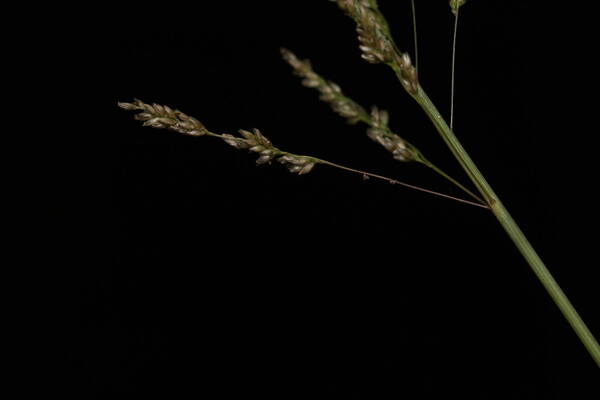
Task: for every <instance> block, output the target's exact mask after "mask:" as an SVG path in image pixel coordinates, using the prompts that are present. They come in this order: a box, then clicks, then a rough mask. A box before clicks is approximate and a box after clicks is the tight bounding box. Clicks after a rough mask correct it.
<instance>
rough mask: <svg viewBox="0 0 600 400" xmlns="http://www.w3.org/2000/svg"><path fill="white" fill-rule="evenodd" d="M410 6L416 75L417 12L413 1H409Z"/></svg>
mask: <svg viewBox="0 0 600 400" xmlns="http://www.w3.org/2000/svg"><path fill="white" fill-rule="evenodd" d="M410 3H411V6H412V25H413V39H414V43H415V69H416V70H417V74H418V73H419V43H418V42H417V10H416V8H415V0H410Z"/></svg>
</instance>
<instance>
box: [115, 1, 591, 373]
mask: <svg viewBox="0 0 600 400" xmlns="http://www.w3.org/2000/svg"><path fill="white" fill-rule="evenodd" d="M330 1H332V2H335V3H336V4H337V6H338V7H339V8H340V9H341V10H342V11H343V12H344V13H345V14H346V15H347V16H349V17H351V18H352V19H353V20H354V22H355V23H356V31H357V34H358V42H359V48H360V51H361V53H362V58H363V59H364V60H366V61H367V62H369V63H373V64H386V65H388V66H389V67H390V68H391V69H392V70H393V72H394V73H395V75H396V77H397V78H398V80H399V82H400V83H401V85H402V86H403V88H404V89H405V90H406V92H407V93H408V94H409V95H410V96H411V97H412V98H413V99H414V100H415V101H416V103H417V104H418V105H419V106H420V107H421V108H422V110H423V112H424V113H425V115H427V116H428V117H429V119H430V120H431V122H432V124H433V126H434V128H435V129H436V130H437V132H438V133H439V134H440V136H441V137H442V139H443V140H444V142H445V143H446V144H447V146H448V148H449V150H450V151H451V152H452V154H453V155H454V156H455V158H456V160H457V161H458V163H459V164H460V165H461V166H462V168H463V170H464V171H465V172H466V174H467V175H468V177H469V178H470V180H471V182H472V184H473V185H474V186H475V187H476V189H477V190H476V193H475V191H474V190H473V191H472V190H470V189H468V188H467V187H466V186H465V185H463V184H461V183H459V182H458V181H457V180H455V179H454V178H452V177H450V176H449V175H448V174H446V173H445V172H443V171H442V170H441V169H439V168H438V167H436V166H435V165H434V164H433V163H431V162H430V161H429V160H428V159H427V158H426V157H425V156H424V155H423V153H422V152H421V151H420V150H418V149H417V148H416V147H415V146H413V145H412V144H410V143H408V142H407V141H406V140H404V139H403V138H402V137H401V136H400V135H399V134H397V133H395V132H393V131H392V130H391V128H390V126H389V123H390V116H389V114H388V112H387V111H385V110H383V109H380V108H379V107H372V108H371V110H370V111H367V109H366V108H365V107H363V106H361V105H360V104H358V103H357V102H355V101H354V100H352V99H351V98H349V97H347V96H346V95H345V94H344V92H343V91H342V89H341V88H340V86H339V85H338V84H336V83H334V82H331V81H329V80H327V79H325V78H324V77H322V76H321V75H319V74H318V73H317V72H315V71H314V70H313V68H312V64H311V62H310V61H308V60H302V59H300V58H298V57H297V56H296V55H295V54H294V53H292V52H291V51H289V50H286V49H282V50H281V53H282V56H283V58H284V60H285V61H286V62H287V63H288V64H289V65H290V66H291V67H292V69H293V71H294V73H295V74H296V75H298V76H299V77H301V78H302V84H303V85H304V86H306V87H309V88H312V89H315V90H317V91H318V92H319V95H320V99H321V100H322V101H323V102H325V103H327V104H328V105H329V106H330V107H331V108H332V110H333V111H334V112H335V113H337V114H339V115H340V116H341V117H343V118H344V119H346V121H347V122H348V123H351V124H357V123H363V124H365V125H366V135H367V136H368V137H369V138H370V139H371V140H372V141H374V142H376V143H378V144H379V145H380V146H382V147H383V148H384V149H385V150H386V151H387V152H388V153H390V154H391V156H392V157H393V158H394V159H396V160H398V161H401V162H417V163H420V164H423V165H424V166H426V167H428V168H430V169H431V170H433V171H434V172H436V173H438V174H440V175H442V176H443V177H444V178H446V179H447V180H448V181H450V182H452V183H453V184H454V185H456V186H457V187H458V188H460V189H461V190H462V191H463V192H464V193H466V194H467V195H469V196H470V197H471V198H472V201H471V200H465V199H461V198H457V197H453V196H449V195H446V194H443V193H439V192H435V191H432V190H429V189H425V188H422V187H420V186H416V185H411V184H408V183H405V182H401V181H398V180H395V179H391V178H387V177H384V176H381V175H377V174H374V173H371V172H366V171H361V170H357V169H354V168H350V167H346V166H342V165H339V164H336V163H333V162H331V161H327V160H323V159H319V158H316V157H312V156H307V155H298V154H293V153H289V152H287V151H283V150H280V149H279V148H277V147H275V146H274V145H273V143H272V142H271V141H270V140H269V139H267V138H266V137H265V136H264V135H263V134H262V132H261V131H259V130H258V129H254V130H252V131H247V130H240V131H239V135H237V136H235V135H231V134H227V133H225V134H219V133H214V132H211V131H209V130H208V129H207V128H206V127H205V126H204V125H203V124H202V123H201V122H200V121H199V120H197V119H195V118H193V117H191V116H188V115H187V114H184V113H182V112H180V111H178V110H174V109H172V108H170V107H168V106H165V105H158V104H148V103H144V102H143V101H141V100H134V101H133V102H131V103H127V102H123V103H119V106H120V107H121V108H123V109H125V110H130V111H138V113H137V114H136V115H135V119H137V120H139V121H142V122H143V125H144V126H150V127H153V128H161V129H167V130H171V131H174V132H178V133H181V134H184V135H189V136H209V137H215V138H218V139H220V140H222V141H223V142H224V143H226V144H228V145H230V146H232V147H234V148H236V149H239V150H246V151H248V152H250V153H252V154H255V155H256V156H258V159H257V161H256V163H257V164H259V165H261V164H270V163H271V162H272V161H275V162H277V163H280V164H282V165H283V166H285V167H286V168H287V169H288V170H289V171H290V172H291V173H294V174H297V175H304V174H307V173H309V172H311V171H312V170H313V169H314V167H315V166H316V165H317V164H321V165H327V166H330V167H334V168H338V169H341V170H345V171H348V172H351V173H355V174H359V175H361V176H362V177H364V178H368V177H373V178H376V179H380V180H384V181H387V182H388V183H392V184H399V185H402V186H405V187H409V188H412V189H416V190H420V191H423V192H427V193H430V194H433V195H437V196H440V197H444V198H448V199H451V200H455V201H459V202H462V203H465V204H470V205H473V206H477V207H480V208H484V209H487V210H488V211H489V212H491V213H492V214H493V215H494V216H495V217H496V218H497V220H498V222H499V224H500V225H501V226H502V228H503V229H504V230H505V231H506V233H507V234H508V236H509V237H510V238H511V239H512V241H513V243H514V245H515V246H516V248H517V249H518V250H519V251H520V252H521V254H522V255H523V257H524V259H525V260H526V261H527V263H528V264H529V266H530V267H531V269H532V270H533V272H534V273H535V274H536V276H537V278H538V279H539V280H540V282H541V283H542V284H543V285H544V287H545V289H546V290H547V292H548V293H549V295H550V296H551V298H552V299H553V300H554V302H555V303H556V305H557V306H558V308H559V309H560V310H561V312H562V313H563V315H564V316H565V318H566V320H567V321H568V322H569V324H570V325H571V327H572V328H573V330H574V331H575V333H576V334H577V335H578V337H579V339H580V340H581V342H582V343H583V344H584V345H585V347H586V349H587V350H588V352H589V353H590V355H591V356H592V358H593V359H594V360H595V362H596V363H597V364H598V365H599V366H600V347H599V346H598V342H597V341H596V339H595V338H594V336H593V335H592V333H591V332H590V330H589V329H588V327H587V326H586V324H585V323H584V322H583V320H582V319H581V317H580V316H579V314H578V313H577V311H576V310H575V308H574V307H573V305H572V304H571V303H570V301H569V300H568V298H567V296H566V295H565V294H564V292H563V291H562V289H561V288H560V286H559V285H558V283H557V282H556V281H555V279H554V278H553V277H552V275H551V273H550V271H549V270H548V269H547V268H546V266H545V264H544V263H543V261H542V260H541V259H540V257H539V256H538V254H537V253H536V251H535V250H534V249H533V247H532V246H531V244H530V243H529V241H528V240H527V238H526V237H525V235H524V234H523V232H522V231H521V229H520V228H519V227H518V225H517V224H516V222H515V221H514V219H513V218H512V216H511V215H510V213H509V212H508V210H507V209H506V208H505V207H504V205H503V203H502V202H501V200H500V198H499V197H498V196H497V195H496V193H495V192H494V191H493V189H492V187H491V186H490V184H489V183H488V182H487V180H486V179H485V178H484V176H483V175H482V174H481V172H480V171H479V169H478V168H477V166H476V165H475V163H474V162H473V160H472V159H471V157H470V156H469V154H468V153H467V151H466V150H465V149H464V148H463V146H462V144H461V142H460V141H459V139H458V138H457V137H456V135H455V134H454V131H453V130H452V117H453V112H451V117H450V124H448V123H447V122H446V120H445V119H444V118H443V117H442V115H441V113H440V112H439V111H438V109H437V108H436V106H435V105H434V104H433V102H432V101H431V100H430V99H429V97H428V96H427V94H426V93H425V91H424V89H423V88H422V86H421V84H420V82H419V78H418V73H417V68H416V65H413V62H412V60H411V57H410V56H409V54H408V53H407V52H403V51H401V50H400V49H399V48H398V46H397V45H396V44H395V43H394V40H393V37H392V34H391V31H390V27H389V24H388V22H387V21H386V19H385V17H384V16H383V14H382V13H381V11H380V9H379V7H378V4H377V1H376V0H330ZM465 3H466V0H450V1H449V6H450V11H451V12H452V13H453V14H454V15H455V18H456V19H455V36H454V38H455V42H456V26H457V23H458V14H459V9H460V7H462V6H463V5H464V4H465ZM412 5H413V16H414V2H412ZM415 31H416V28H415ZM415 43H416V35H415ZM415 47H416V46H415ZM415 52H416V50H415ZM454 54H455V53H454V49H453V60H454ZM415 59H416V60H418V57H417V56H416V55H415ZM415 64H416V63H415ZM453 92H454V81H453V84H452V93H453ZM452 97H453V95H452Z"/></svg>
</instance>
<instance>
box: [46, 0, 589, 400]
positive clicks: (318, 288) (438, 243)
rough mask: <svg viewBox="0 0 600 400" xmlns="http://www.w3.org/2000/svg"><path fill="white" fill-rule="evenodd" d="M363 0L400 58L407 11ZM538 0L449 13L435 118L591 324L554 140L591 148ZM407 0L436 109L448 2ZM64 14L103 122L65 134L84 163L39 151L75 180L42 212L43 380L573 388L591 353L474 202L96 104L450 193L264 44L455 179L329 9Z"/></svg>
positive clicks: (573, 78) (575, 221) (283, 390)
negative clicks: (52, 370) (59, 295)
mask: <svg viewBox="0 0 600 400" xmlns="http://www.w3.org/2000/svg"><path fill="white" fill-rule="evenodd" d="M380 3H381V8H382V9H383V11H384V12H385V13H386V15H387V17H388V19H389V20H390V22H391V25H392V29H393V31H394V35H395V37H396V39H397V42H398V45H399V46H400V47H401V48H402V49H406V50H408V51H409V52H410V53H411V54H414V52H413V44H412V37H411V34H412V27H411V15H410V2H408V1H405V0H402V1H385V0H382V1H380ZM545 3H546V2H536V1H533V2H522V1H481V0H476V1H472V2H470V3H469V4H467V6H465V7H464V8H463V11H462V13H461V17H460V18H461V24H460V29H459V42H458V43H459V45H458V52H457V56H458V61H457V75H456V84H457V95H456V114H455V130H456V132H457V135H458V136H459V137H460V139H461V141H463V144H464V146H465V147H466V149H467V150H468V151H469V152H470V153H471V155H472V157H473V159H474V160H475V162H476V163H477V164H478V165H479V166H480V168H481V170H482V172H483V173H484V174H485V175H486V176H487V177H488V179H489V181H490V182H491V184H492V185H493V186H494V188H495V189H496V192H497V193H498V194H499V196H500V197H501V198H502V199H503V200H504V202H505V203H506V205H507V207H508V208H509V210H510V211H511V212H512V213H513V215H514V217H515V219H516V220H517V221H518V222H519V223H520V225H521V227H522V228H523V230H524V231H525V233H526V234H527V235H528V237H529V238H530V240H531V242H532V243H533V245H534V246H535V247H536V248H537V249H538V251H539V253H540V254H541V255H542V257H543V259H544V260H545V261H546V263H547V265H548V266H549V268H550V269H551V271H552V272H553V273H554V274H555V277H556V278H557V279H558V281H559V282H560V283H561V285H563V288H564V290H565V291H566V293H567V294H568V295H569V296H570V298H571V299H572V301H573V303H574V304H575V306H576V307H577V308H578V310H579V311H580V313H581V315H582V316H583V318H584V319H585V320H586V321H587V322H588V324H589V326H590V328H591V329H592V330H593V331H595V332H596V333H598V332H599V331H600V320H599V318H598V314H597V304H598V292H597V285H596V282H594V280H593V279H592V274H591V272H590V271H591V270H592V269H593V268H595V267H593V265H595V262H594V258H593V257H594V249H593V244H594V242H595V234H593V233H586V232H585V229H586V228H591V227H592V223H591V222H590V221H589V220H588V216H589V215H590V210H592V209H593V207H591V206H590V205H589V204H587V203H586V202H585V200H582V199H585V198H589V193H588V189H587V188H588V187H590V185H588V186H586V185H580V184H579V183H578V182H577V181H576V179H575V176H576V174H577V171H579V170H580V169H583V170H585V169H590V168H591V167H589V165H590V162H589V161H587V160H586V159H585V158H582V157H581V156H580V152H579V150H578V147H577V146H575V145H573V143H577V142H578V141H579V142H581V141H583V143H585V140H587V139H586V134H587V133H586V130H585V129H579V128H580V127H579V126H578V122H577V121H578V120H579V119H578V118H577V114H575V111H576V110H577V109H578V108H579V107H578V105H577V104H576V103H577V96H574V95H573V92H572V91H573V90H580V91H581V89H579V86H578V84H577V83H576V82H577V80H578V78H579V77H578V74H581V73H583V72H580V71H581V69H580V68H579V67H574V66H573V62H574V61H573V59H572V57H571V56H570V54H572V53H573V51H572V50H573V49H575V47H573V46H574V45H573V43H572V42H571V40H572V39H573V38H572V37H571V36H569V29H567V28H566V27H564V26H563V25H562V22H561V21H564V20H566V19H567V17H566V14H564V13H563V10H555V9H544V7H543V4H545ZM417 8H418V29H419V44H420V48H419V55H420V59H419V68H420V80H421V84H422V86H423V87H424V88H425V90H427V92H428V94H429V96H430V97H431V98H432V99H433V100H434V102H435V103H436V104H437V105H438V107H439V108H440V110H441V111H442V112H443V113H444V114H445V115H446V116H448V110H449V97H450V96H449V85H450V55H451V33H452V24H453V18H452V14H451V13H450V12H449V10H448V7H447V2H446V1H422V0H419V1H417ZM85 12H86V13H88V14H89V15H91V14H94V15H101V18H100V24H99V25H98V26H97V27H96V26H94V29H97V32H96V33H97V35H95V36H96V37H97V38H98V39H100V40H99V43H98V50H97V51H96V52H94V55H93V58H92V60H93V62H94V71H95V73H94V74H93V75H89V76H88V79H90V80H93V81H94V83H100V84H101V86H102V87H101V89H103V90H102V92H103V93H104V94H106V95H107V96H106V101H105V102H104V104H102V105H101V106H100V109H95V110H89V113H90V114H89V115H90V118H93V117H94V116H98V115H101V117H100V118H96V120H98V124H99V125H102V124H103V123H105V122H108V124H106V125H107V127H102V128H101V129H98V130H102V132H94V133H93V134H91V136H92V138H93V139H90V136H87V137H85V136H83V135H85V134H86V133H85V132H81V134H82V136H80V137H78V138H75V139H73V138H71V140H70V141H69V142H66V143H65V144H64V146H65V148H66V149H67V150H73V149H77V151H76V154H77V158H78V159H79V161H80V164H77V165H85V166H89V167H91V169H90V171H93V172H90V171H87V170H86V171H84V168H82V169H81V170H78V169H77V168H73V165H72V164H71V162H66V161H63V160H61V159H58V160H55V164H56V165H58V166H59V167H62V168H63V169H64V170H65V171H66V170H69V175H70V177H72V178H73V179H74V181H73V182H70V183H64V188H63V189H66V193H68V196H67V197H68V199H67V200H66V201H64V202H58V201H57V202H56V204H55V205H54V207H55V208H53V210H55V211H56V212H57V213H58V215H59V216H61V215H62V214H61V213H62V212H65V213H67V214H68V215H70V216H74V217H73V218H70V219H68V220H67V219H64V218H62V217H60V218H61V221H63V222H62V223H63V224H65V225H66V228H65V229H66V230H68V231H69V232H70V233H74V235H72V236H73V238H72V239H71V240H72V241H71V242H70V246H69V249H70V250H71V251H72V250H75V251H74V253H73V254H75V261H76V262H77V265H78V266H77V267H76V268H74V269H73V270H69V272H68V273H65V276H64V281H65V282H66V283H67V285H66V286H67V287H68V288H69V290H68V291H66V292H64V300H65V301H64V304H63V305H62V306H61V308H60V311H59V312H58V313H57V314H58V315H59V316H60V319H59V320H60V321H61V323H60V325H58V326H59V328H58V329H59V330H61V328H60V327H61V326H65V327H67V329H65V333H64V334H61V335H60V336H61V337H62V338H63V339H65V346H64V347H61V349H60V353H61V355H62V356H66V357H67V359H68V363H69V365H70V369H69V373H68V374H67V375H65V380H64V386H65V388H68V389H69V390H72V391H73V392H74V393H76V394H77V395H80V396H82V397H83V398H88V397H90V396H92V395H95V394H105V395H106V394H109V393H112V394H116V393H119V394H130V395H131V394H134V393H135V394H142V393H145V394H146V395H148V394H159V395H160V396H161V397H164V396H168V397H173V396H175V397H178V396H179V395H181V394H182V393H187V395H186V397H190V398H191V397H194V398H233V397H239V396H244V397H250V396H252V397H261V398H265V399H270V398H273V399H275V398H285V399H287V398H290V399H295V398H312V399H321V398H322V399H337V398H340V399H342V398H343V399H384V398H408V399H428V398H450V397H453V396H457V397H459V398H463V399H542V398H543V399H575V398H577V399H580V398H584V395H585V393H586V392H587V391H589V390H591V389H592V387H593V386H592V381H593V379H594V378H595V380H596V382H597V378H598V376H597V372H598V370H597V367H596V366H595V364H594V363H593V361H592V360H591V358H590V357H589V355H588V354H587V353H586V351H585V349H584V347H583V346H582V345H581V343H580V342H579V341H578V339H577V337H576V336H575V335H574V333H573V332H572V331H571V329H570V327H569V326H568V324H567V323H566V321H565V320H564V318H563V317H562V316H561V314H560V312H559V311H558V310H557V309H556V307H555V306H554V304H553V303H552V301H551V300H550V298H549V296H548V295H547V294H546V292H545V291H544V289H543V288H542V286H541V285H540V284H539V283H538V282H537V280H536V278H535V276H534V275H533V273H532V272H531V271H530V270H529V268H528V266H527V264H526V263H525V262H524V261H523V259H522V258H521V256H520V255H519V253H518V252H517V251H516V249H515V248H514V246H513V245H512V243H511V242H510V240H509V239H508V237H507V236H506V235H505V233H504V232H503V231H502V229H501V228H500V226H499V225H498V223H497V222H496V220H495V219H494V218H493V216H492V215H491V214H490V213H488V212H486V211H485V210H483V209H478V208H475V207H471V206H468V205H463V204H459V203H455V202H452V201H448V200H444V199H440V198H436V197H433V196H431V195H428V194H424V193H420V192H416V191H412V190H408V189H405V188H402V187H399V186H392V185H389V184H385V183H381V182H377V181H374V180H372V179H371V180H368V181H363V180H361V178H360V176H355V175H352V174H348V173H345V172H343V171H339V170H334V169H331V168H327V167H324V166H317V167H316V168H315V169H314V171H313V172H311V173H310V174H308V175H305V176H300V177H299V176H294V175H291V174H289V173H288V172H287V171H286V170H285V169H284V168H283V167H282V166H280V165H278V164H277V163H274V164H273V165H270V166H261V167H257V166H255V165H254V160H255V157H254V156H253V155H251V154H247V153H246V152H243V151H236V150H234V149H233V148H231V147H229V146H227V145H225V144H224V143H222V142H221V141H219V140H218V139H214V138H209V137H201V138H192V137H184V136H179V135H177V134H175V133H172V132H168V131H162V130H155V129H151V128H145V127H141V126H140V124H139V123H138V122H137V121H134V120H133V118H132V115H131V113H130V112H126V111H123V110H119V109H117V107H116V102H117V101H131V100H132V99H133V98H134V97H136V98H140V99H142V100H144V101H146V102H157V103H159V104H167V105H170V106H171V107H173V108H179V109H180V110H182V111H184V112H186V113H188V114H190V115H193V116H195V117H196V118H198V119H200V120H201V121H203V123H204V124H205V125H206V126H207V127H208V128H209V129H211V130H212V131H216V132H229V133H235V131H236V130H237V129H238V128H245V129H251V128H254V127H257V128H260V129H261V130H262V132H263V133H264V134H265V135H266V136H267V137H269V138H270V139H271V140H272V141H273V142H274V143H275V145H276V146H278V147H279V148H281V149H285V150H289V151H291V152H295V153H299V154H310V155H314V156H317V157H321V158H325V159H327V160H330V161H333V162H337V163H340V164H344V165H348V166H351V167H356V168H363V169H365V170H368V171H371V172H374V173H380V174H383V175H387V176H390V177H393V178H396V179H399V180H403V181H406V182H410V183H413V184H418V185H422V186H425V187H428V188H432V189H436V190H439V191H443V192H446V193H449V194H454V195H458V196H460V195H461V193H460V192H459V191H457V190H456V189H455V188H453V187H452V186H451V185H449V184H448V183H447V182H446V181H444V180H443V179H441V178H439V177H438V176H435V175H434V174H433V173H431V172H430V171H428V170H427V169H426V168H424V167H422V166H419V165H413V164H401V163H398V162H395V161H394V160H392V159H391V157H389V155H388V154H387V153H386V152H385V151H384V150H383V149H382V148H380V147H378V146H377V145H375V144H374V143H372V142H371V141H369V140H368V139H367V138H366V137H365V135H364V127H362V126H348V125H346V124H345V123H344V121H343V120H342V119H341V118H339V117H338V116H337V115H335V114H333V113H332V112H331V110H330V109H329V108H328V106H327V105H325V104H323V103H322V102H320V101H319V100H318V99H317V94H316V93H315V92H314V91H312V90H309V89H307V88H304V87H302V86H301V85H300V83H299V81H298V79H297V78H296V77H294V76H292V74H291V72H290V68H289V67H288V65H287V64H285V63H284V62H282V61H281V60H280V56H279V48H280V47H281V46H285V47H288V48H290V49H291V50H293V51H294V52H296V53H297V54H298V55H299V56H300V57H301V58H310V59H311V60H312V62H313V65H314V67H315V69H316V70H317V71H318V72H320V73H321V74H322V75H324V76H325V77H328V78H329V79H331V80H333V81H335V82H337V83H338V84H340V85H341V86H342V88H343V89H344V91H345V92H346V94H347V95H349V96H351V97H352V98H353V99H355V100H356V101H358V102H359V103H361V104H363V105H365V106H367V107H370V106H371V105H374V104H376V105H378V106H380V107H382V108H385V109H388V110H389V111H390V114H391V123H390V125H391V127H392V129H393V130H394V131H396V132H397V133H399V134H401V135H402V136H403V137H405V138H406V139H408V140H409V141H411V142H412V143H414V144H415V145H417V146H418V147H419V148H420V149H421V150H422V151H423V152H424V153H425V154H426V155H428V156H429V158H430V159H432V160H433V161H434V162H436V163H437V164H438V165H440V166H442V167H443V168H444V169H445V170H447V171H448V172H450V173H451V174H452V175H455V176H457V177H459V178H460V179H461V180H463V181H465V182H466V181H467V179H466V178H465V176H464V175H463V174H462V173H461V170H460V167H458V166H457V164H456V162H455V161H454V160H453V158H452V156H451V155H450V153H449V152H448V150H447V149H446V148H445V145H444V143H443V142H442V140H441V139H440V138H439V136H438V135H437V133H436V132H435V130H434V128H433V127H432V125H431V123H430V122H429V121H428V120H427V118H426V117H425V116H424V114H423V113H422V112H421V111H420V109H419V108H418V106H417V105H416V104H414V102H413V101H412V100H411V99H410V98H409V96H408V95H406V94H405V93H404V92H403V90H402V88H401V86H400V85H399V84H398V83H397V81H396V80H395V78H394V76H393V74H392V72H391V71H390V70H389V69H388V68H386V67H384V66H380V65H375V66H374V65H370V64H368V63H366V62H364V61H362V60H361V59H360V54H359V51H358V49H357V45H356V44H357V41H356V35H355V32H354V25H353V23H352V21H351V20H350V19H349V18H347V17H345V16H344V15H343V14H342V13H341V12H340V11H339V10H338V9H337V7H336V6H335V4H333V3H329V2H327V1H315V0H310V1H309V0H305V1H302V2H293V1H210V2H208V1H205V2H194V4H193V5H192V4H188V3H183V2H182V3H179V2H175V3H173V2H172V3H163V4H160V5H148V4H141V3H140V4H137V5H125V6H114V7H110V8H108V7H106V8H104V9H103V8H101V7H98V9H96V10H86V11H85ZM84 14H85V13H84ZM572 35H574V34H572ZM584 45H585V43H584ZM569 46H571V47H569ZM579 54H580V55H579V56H578V57H579V61H578V62H579V65H585V64H586V61H585V59H583V60H582V57H585V56H582V55H581V53H579ZM75 67H76V66H75ZM578 93H579V92H578ZM80 101H81V102H82V103H83V102H85V101H86V100H85V99H81V100H80ZM74 102H77V100H75V101H74ZM107 116H108V117H107ZM582 124H583V123H582ZM582 128H583V127H582ZM83 137H85V139H84V138H83ZM90 142H91V143H90ZM583 147H585V146H583ZM98 149H102V154H101V155H100V156H99V157H98ZM92 160H93V161H92ZM98 160H99V164H96V161H98ZM92 164H94V165H92ZM74 169H75V171H73V170H74ZM588 182H589V181H588ZM590 190H591V189H590ZM90 227H91V228H92V229H91V230H93V231H94V234H93V235H90V236H87V235H86V234H84V233H83V232H87V231H89V230H90ZM62 382H63V381H58V383H59V385H62ZM55 383H56V381H55Z"/></svg>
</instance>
